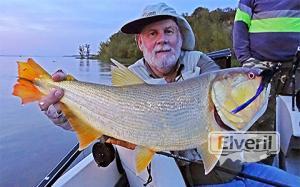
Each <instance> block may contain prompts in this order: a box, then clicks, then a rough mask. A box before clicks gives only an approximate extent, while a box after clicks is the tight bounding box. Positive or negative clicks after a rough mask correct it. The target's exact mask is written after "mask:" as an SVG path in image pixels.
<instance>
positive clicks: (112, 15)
mask: <svg viewBox="0 0 300 187" xmlns="http://www.w3.org/2000/svg"><path fill="white" fill-rule="evenodd" d="M158 2H165V3H167V4H168V5H169V6H171V7H173V8H174V9H175V10H176V11H177V13H179V14H182V13H188V15H190V14H191V13H192V12H193V11H194V10H195V9H196V8H197V7H200V6H201V7H205V8H208V9H210V10H214V9H216V8H226V7H232V8H235V7H236V6H237V0H165V1H162V0H42V1H41V0H26V1H24V0H1V1H0V55H31V56H34V55H40V56H63V55H73V54H77V53H78V47H79V45H81V44H86V43H87V44H90V46H91V52H92V53H96V52H97V51H98V48H99V44H100V42H105V41H107V39H108V38H109V37H110V36H111V35H112V34H114V33H116V32H118V31H119V30H120V28H121V27H122V26H123V25H124V24H125V23H127V22H129V21H131V20H133V19H135V18H138V17H139V16H140V15H141V12H142V10H143V8H144V7H145V6H146V5H149V4H154V3H158Z"/></svg>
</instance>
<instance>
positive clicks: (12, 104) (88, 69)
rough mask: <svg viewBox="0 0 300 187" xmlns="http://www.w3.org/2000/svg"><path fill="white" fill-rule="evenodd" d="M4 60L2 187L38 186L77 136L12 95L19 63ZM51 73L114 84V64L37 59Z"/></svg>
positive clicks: (0, 69) (0, 75)
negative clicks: (112, 65) (58, 71)
mask: <svg viewBox="0 0 300 187" xmlns="http://www.w3.org/2000/svg"><path fill="white" fill-rule="evenodd" d="M27 58H28V57H13V56H11V57H3V56H2V57H1V56H0V166H1V167H0V186H11V187H13V186H36V185H37V184H38V183H39V182H40V181H41V180H42V179H43V178H44V177H45V176H46V175H47V174H48V173H49V172H50V171H51V169H52V168H53V167H54V166H55V165H56V164H57V163H58V162H59V161H60V160H61V159H62V158H63V157H64V155H65V154H67V153H68V151H70V149H71V148H72V147H73V146H74V145H75V144H76V142H77V140H76V137H75V134H74V133H72V132H69V131H65V130H63V129H61V128H59V127H56V126H55V125H53V124H52V123H51V122H50V120H48V119H47V117H46V116H45V115H44V114H43V113H42V112H41V111H40V109H39V107H38V106H37V103H36V102H35V103H30V104H26V105H24V106H22V105H21V102H20V99H19V98H18V97H15V96H13V95H12V89H13V85H14V84H15V82H16V80H17V63H16V61H17V60H18V61H25V60H27ZM33 58H34V60H36V61H37V62H38V63H39V64H40V65H41V66H43V67H44V68H45V69H46V70H47V71H48V72H50V73H53V72H55V71H56V70H58V69H63V70H64V71H65V72H67V73H69V74H72V75H73V76H74V77H76V78H77V79H78V80H82V81H88V82H94V83H99V84H110V82H111V75H110V64H108V63H102V62H99V61H97V60H89V61H87V60H79V59H75V58H71V57H33Z"/></svg>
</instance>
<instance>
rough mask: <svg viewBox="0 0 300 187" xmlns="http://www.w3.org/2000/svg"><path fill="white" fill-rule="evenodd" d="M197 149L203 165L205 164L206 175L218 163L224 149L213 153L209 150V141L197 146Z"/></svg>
mask: <svg viewBox="0 0 300 187" xmlns="http://www.w3.org/2000/svg"><path fill="white" fill-rule="evenodd" d="M197 151H198V153H199V154H200V155H201V158H202V161H203V165H204V171H205V175H207V174H209V173H210V172H211V170H212V169H213V168H214V167H215V165H216V164H217V162H218V160H219V158H220V156H221V154H222V149H221V150H220V151H215V150H214V152H213V153H211V152H210V151H209V147H208V142H205V143H203V144H201V145H200V147H198V148H197Z"/></svg>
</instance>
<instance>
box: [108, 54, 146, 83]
mask: <svg viewBox="0 0 300 187" xmlns="http://www.w3.org/2000/svg"><path fill="white" fill-rule="evenodd" d="M110 60H111V61H112V63H113V64H115V65H116V66H112V71H111V76H112V85H113V86H129V85H136V84H144V83H145V81H143V80H142V79H141V78H139V77H138V76H137V75H136V74H134V73H132V72H131V71H130V70H129V69H128V68H127V67H125V66H124V65H123V64H121V63H119V62H118V61H116V60H114V59H112V58H111V59H110Z"/></svg>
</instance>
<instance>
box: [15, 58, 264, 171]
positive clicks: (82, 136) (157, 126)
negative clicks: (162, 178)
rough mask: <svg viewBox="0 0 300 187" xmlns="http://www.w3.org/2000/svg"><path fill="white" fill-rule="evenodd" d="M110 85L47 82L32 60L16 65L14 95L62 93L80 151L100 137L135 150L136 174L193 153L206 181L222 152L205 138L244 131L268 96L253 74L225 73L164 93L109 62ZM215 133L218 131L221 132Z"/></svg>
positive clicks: (242, 71) (162, 87)
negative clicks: (160, 159)
mask: <svg viewBox="0 0 300 187" xmlns="http://www.w3.org/2000/svg"><path fill="white" fill-rule="evenodd" d="M112 61H113V62H114V64H115V65H116V66H114V67H113V68H112V85H113V86H107V85H100V84H93V83H87V82H81V81H77V80H75V79H73V78H72V77H70V76H69V78H68V79H67V80H65V81H61V82H54V81H53V80H52V79H51V76H50V75H49V74H48V73H47V72H46V71H45V70H44V69H43V68H42V67H40V66H39V65H38V64H37V63H35V62H34V61H33V60H32V59H28V61H27V62H18V74H19V79H18V83H16V85H15V86H14V91H13V94H14V95H16V96H19V97H20V98H21V99H22V103H28V102H32V101H37V100H39V99H41V97H42V96H44V95H47V94H48V93H49V91H50V89H51V88H61V89H63V90H64V96H63V98H62V99H61V100H60V105H61V108H62V111H63V112H64V114H65V115H66V117H67V119H68V120H69V122H70V124H71V126H72V128H73V129H74V131H75V132H76V134H77V137H78V140H79V143H80V149H84V148H86V147H87V146H88V145H89V144H91V143H92V142H93V141H95V140H96V139H98V138H100V137H101V136H102V135H106V136H109V137H113V138H116V139H120V140H124V141H127V142H130V143H133V144H135V145H137V149H138V152H137V155H136V171H137V172H138V173H139V172H141V171H142V170H144V169H145V168H146V167H147V165H148V164H149V163H150V161H151V159H152V157H153V155H154V154H155V152H157V151H177V150H186V149H192V148H197V149H198V152H199V154H200V155H201V157H202V159H203V163H204V168H205V173H206V174H207V173H209V172H210V171H211V170H212V169H213V168H214V166H215V164H216V163H217V161H218V159H219V157H220V154H221V152H222V145H218V146H219V147H220V152H219V153H217V154H216V153H215V154H211V153H210V152H209V151H208V134H209V132H212V131H225V129H224V128H222V127H221V126H222V125H221V124H223V125H224V124H225V125H226V126H227V127H230V128H231V129H233V130H241V131H246V130H248V129H249V128H250V127H251V125H252V124H253V123H254V122H255V121H256V120H257V119H258V118H259V117H260V116H261V115H262V114H263V113H264V111H265V110H266V107H267V102H268V95H269V91H268V90H269V89H267V88H266V86H264V76H262V75H261V74H260V72H258V70H255V69H248V68H231V69H225V70H220V71H214V72H209V73H205V74H202V75H200V76H199V77H197V78H193V79H189V80H185V81H182V82H177V83H170V84H165V85H149V84H146V83H145V82H144V81H143V80H142V79H140V78H139V77H138V76H136V75H135V74H133V73H132V72H131V71H130V70H128V69H127V68H126V67H125V66H123V65H121V64H120V63H118V62H116V61H114V60H112ZM220 125H221V126H220Z"/></svg>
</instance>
